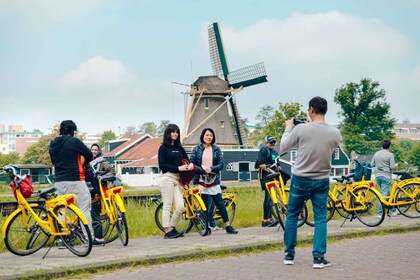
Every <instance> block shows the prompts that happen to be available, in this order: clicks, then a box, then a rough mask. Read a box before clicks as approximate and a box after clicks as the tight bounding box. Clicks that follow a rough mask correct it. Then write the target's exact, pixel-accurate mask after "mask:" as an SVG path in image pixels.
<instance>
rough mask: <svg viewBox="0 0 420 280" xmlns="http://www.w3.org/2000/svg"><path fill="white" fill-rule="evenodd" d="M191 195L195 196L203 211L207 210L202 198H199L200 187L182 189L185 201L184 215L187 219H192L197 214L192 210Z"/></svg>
mask: <svg viewBox="0 0 420 280" xmlns="http://www.w3.org/2000/svg"><path fill="white" fill-rule="evenodd" d="M192 197H195V198H196V200H195V201H197V202H198V203H199V204H200V205H199V206H200V208H201V209H202V210H203V211H207V208H206V205H205V204H204V202H203V199H202V198H201V191H200V187H199V186H196V187H192V188H189V189H188V190H184V201H185V216H186V218H187V219H193V218H195V217H196V216H197V214H196V213H195V212H194V210H193V209H194V208H193V206H194V205H193V204H194V203H193V200H192Z"/></svg>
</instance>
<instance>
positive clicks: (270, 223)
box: [261, 220, 278, 227]
mask: <svg viewBox="0 0 420 280" xmlns="http://www.w3.org/2000/svg"><path fill="white" fill-rule="evenodd" d="M277 224H278V222H277V221H276V220H269V221H267V222H262V223H261V226H262V227H275V226H277Z"/></svg>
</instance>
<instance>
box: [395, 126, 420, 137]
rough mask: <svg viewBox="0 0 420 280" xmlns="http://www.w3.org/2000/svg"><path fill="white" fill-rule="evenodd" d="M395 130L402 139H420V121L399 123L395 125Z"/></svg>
mask: <svg viewBox="0 0 420 280" xmlns="http://www.w3.org/2000/svg"><path fill="white" fill-rule="evenodd" d="M394 132H395V133H396V134H397V137H398V138H400V139H409V140H414V141H420V123H399V124H395V125H394Z"/></svg>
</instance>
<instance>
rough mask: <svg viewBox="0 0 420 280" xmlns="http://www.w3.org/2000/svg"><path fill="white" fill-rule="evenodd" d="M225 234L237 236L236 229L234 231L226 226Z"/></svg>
mask: <svg viewBox="0 0 420 280" xmlns="http://www.w3.org/2000/svg"><path fill="white" fill-rule="evenodd" d="M226 233H230V234H237V233H238V231H237V230H236V229H234V228H233V227H232V226H227V227H226Z"/></svg>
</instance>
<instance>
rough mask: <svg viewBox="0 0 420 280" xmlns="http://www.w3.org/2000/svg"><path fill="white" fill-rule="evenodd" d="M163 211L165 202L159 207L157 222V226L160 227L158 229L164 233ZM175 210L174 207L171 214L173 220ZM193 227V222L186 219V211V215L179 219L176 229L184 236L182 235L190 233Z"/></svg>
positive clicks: (156, 214) (156, 215) (156, 216)
mask: <svg viewBox="0 0 420 280" xmlns="http://www.w3.org/2000/svg"><path fill="white" fill-rule="evenodd" d="M162 209H163V202H161V203H160V204H159V205H158V207H157V208H156V211H155V222H156V225H157V226H158V228H159V229H160V230H161V231H162V232H164V230H163V226H162ZM173 209H174V207H172V210H171V214H170V217H171V218H172V213H173ZM192 227H193V223H192V221H191V220H189V219H187V218H186V215H185V211H184V213H182V216H181V218H180V219H179V221H178V223H177V224H176V229H177V231H178V232H179V233H181V234H182V233H187V232H189V231H190V230H191V229H192Z"/></svg>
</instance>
